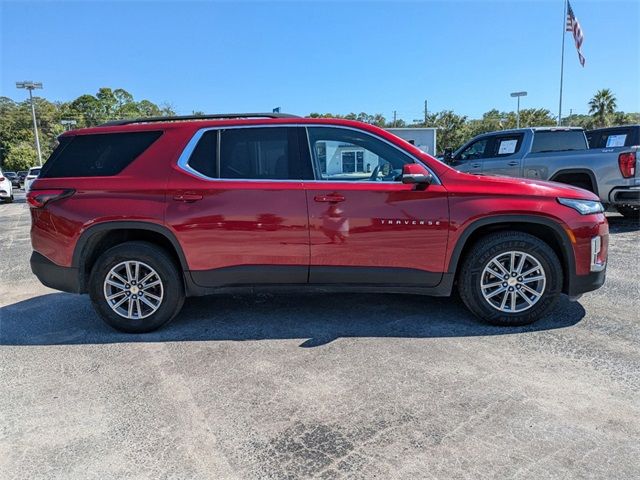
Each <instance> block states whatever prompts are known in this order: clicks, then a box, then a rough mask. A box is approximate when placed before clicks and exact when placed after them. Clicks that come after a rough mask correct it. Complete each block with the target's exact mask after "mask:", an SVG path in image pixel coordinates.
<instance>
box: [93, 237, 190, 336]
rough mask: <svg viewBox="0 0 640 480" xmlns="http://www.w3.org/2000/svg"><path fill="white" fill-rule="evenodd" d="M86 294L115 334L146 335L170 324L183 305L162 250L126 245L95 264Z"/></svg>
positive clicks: (176, 280)
mask: <svg viewBox="0 0 640 480" xmlns="http://www.w3.org/2000/svg"><path fill="white" fill-rule="evenodd" d="M89 281H90V285H89V294H90V296H91V301H92V303H93V306H94V308H95V309H96V311H97V312H98V314H99V315H100V317H101V318H102V319H103V320H104V321H105V322H106V323H108V324H109V325H111V326H112V327H113V328H115V329H117V330H121V331H124V332H131V333H142V332H150V331H152V330H155V329H157V328H159V327H161V326H162V325H165V324H166V323H168V322H169V321H171V320H172V319H173V318H174V317H175V316H176V315H177V314H178V312H179V311H180V309H181V308H182V305H183V303H184V287H183V283H182V279H181V278H180V275H179V273H178V269H177V268H176V265H175V263H174V261H173V260H172V259H171V257H170V256H169V255H168V254H167V253H166V251H165V250H164V249H162V248H159V247H157V246H156V245H153V244H151V243H147V242H127V243H123V244H120V245H117V246H115V247H113V248H110V249H109V250H107V251H106V252H105V253H103V254H102V255H101V256H100V257H99V258H98V260H97V261H96V263H95V265H94V267H93V269H92V272H91V277H90V280H89Z"/></svg>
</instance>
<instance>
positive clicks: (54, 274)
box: [30, 252, 80, 293]
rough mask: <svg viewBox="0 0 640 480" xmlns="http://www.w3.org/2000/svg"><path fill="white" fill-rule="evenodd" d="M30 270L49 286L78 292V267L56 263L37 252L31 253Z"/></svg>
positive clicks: (64, 290)
mask: <svg viewBox="0 0 640 480" xmlns="http://www.w3.org/2000/svg"><path fill="white" fill-rule="evenodd" d="M30 263H31V271H32V272H33V273H34V275H35V276H36V277H38V280H40V282H41V283H42V284H43V285H44V286H46V287H49V288H53V289H55V290H61V291H63V292H69V293H80V282H79V281H78V280H79V275H78V273H79V272H78V269H77V268H73V267H61V266H60V265H56V264H55V263H53V262H52V261H51V260H49V259H48V258H47V257H45V256H44V255H41V254H39V253H38V252H33V253H32V254H31V260H30Z"/></svg>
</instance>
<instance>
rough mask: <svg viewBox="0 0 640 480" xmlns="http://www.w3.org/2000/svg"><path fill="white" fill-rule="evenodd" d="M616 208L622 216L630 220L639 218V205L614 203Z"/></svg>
mask: <svg viewBox="0 0 640 480" xmlns="http://www.w3.org/2000/svg"><path fill="white" fill-rule="evenodd" d="M616 210H617V211H618V213H620V214H621V215H622V216H623V217H624V218H630V219H631V220H640V207H638V206H636V205H616Z"/></svg>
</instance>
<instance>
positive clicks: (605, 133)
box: [589, 127, 634, 148]
mask: <svg viewBox="0 0 640 480" xmlns="http://www.w3.org/2000/svg"><path fill="white" fill-rule="evenodd" d="M589 133H590V137H591V138H590V140H589V146H590V147H591V148H613V147H629V146H631V145H633V142H634V139H633V130H632V129H631V128H629V127H625V128H612V129H607V130H600V131H596V132H589Z"/></svg>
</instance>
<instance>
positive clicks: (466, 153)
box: [450, 136, 491, 173]
mask: <svg viewBox="0 0 640 480" xmlns="http://www.w3.org/2000/svg"><path fill="white" fill-rule="evenodd" d="M490 144H491V137H490V136H485V137H481V138H479V139H477V140H475V141H473V142H471V143H470V144H468V145H467V146H465V147H464V148H463V149H462V150H461V151H460V152H458V153H457V154H456V155H455V156H454V157H453V159H452V160H451V163H450V165H451V166H452V167H453V168H455V169H456V170H459V171H461V172H465V173H482V162H483V159H484V157H485V155H486V154H487V152H488V149H489V146H490Z"/></svg>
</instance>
